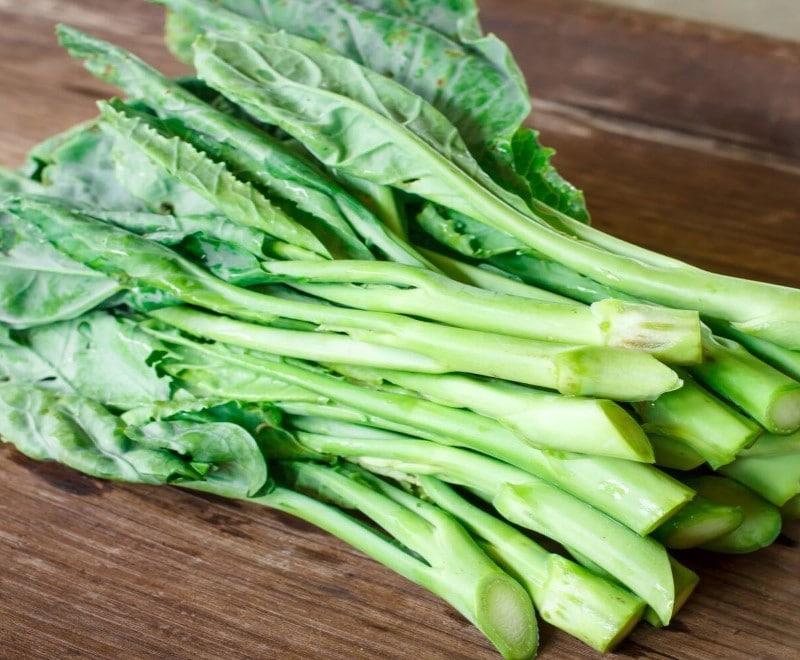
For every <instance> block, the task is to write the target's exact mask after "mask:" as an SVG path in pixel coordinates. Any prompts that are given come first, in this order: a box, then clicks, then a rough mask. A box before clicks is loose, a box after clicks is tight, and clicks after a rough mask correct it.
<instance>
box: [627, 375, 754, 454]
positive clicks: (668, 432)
mask: <svg viewBox="0 0 800 660" xmlns="http://www.w3.org/2000/svg"><path fill="white" fill-rule="evenodd" d="M681 376H682V378H683V387H681V389H679V390H675V391H674V392H667V393H666V394H662V395H661V396H660V397H658V399H656V400H655V401H652V402H648V403H641V404H637V405H636V411H637V412H638V414H639V416H640V417H641V418H642V421H643V428H644V430H645V431H646V432H647V433H648V435H651V436H653V435H657V436H659V438H660V441H659V444H660V446H661V447H662V449H663V448H666V447H665V445H666V444H667V443H668V442H669V439H675V441H676V443H677V444H678V445H682V446H686V447H688V448H689V449H691V450H692V451H693V452H694V453H696V454H698V455H700V456H701V457H702V458H703V459H704V460H705V461H706V462H708V464H709V465H710V466H711V467H712V468H714V469H716V468H718V467H720V466H721V465H725V464H726V463H730V462H731V461H732V460H733V459H734V458H736V456H737V454H739V452H740V451H742V449H744V448H745V447H747V446H749V445H750V444H752V443H753V441H754V440H755V439H756V437H758V435H759V434H761V433H762V432H763V429H762V428H761V427H760V426H759V425H758V424H756V423H755V422H754V421H752V420H751V419H748V418H747V417H745V416H743V415H742V414H740V413H738V412H736V411H735V410H733V409H732V408H730V407H729V406H727V405H725V404H724V403H723V402H721V401H719V400H718V399H717V398H715V397H714V396H712V395H711V394H710V393H709V392H707V391H706V390H705V389H703V388H702V387H701V386H700V385H698V384H697V383H696V382H695V381H694V379H693V378H692V377H691V376H689V375H688V374H681Z"/></svg>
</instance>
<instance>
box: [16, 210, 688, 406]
mask: <svg viewBox="0 0 800 660" xmlns="http://www.w3.org/2000/svg"><path fill="white" fill-rule="evenodd" d="M13 211H14V212H15V213H17V214H18V215H19V216H20V217H22V218H23V219H25V220H27V221H30V222H33V223H34V224H36V225H37V226H38V227H39V228H40V229H42V230H43V231H45V233H46V235H47V238H48V240H50V241H51V242H52V243H53V244H54V245H55V246H56V247H57V248H59V249H60V250H62V251H63V252H65V253H67V254H69V255H70V256H72V257H73V258H75V259H78V260H79V261H82V262H84V263H88V264H91V266H92V267H93V268H95V269H96V270H100V271H101V272H104V273H106V274H108V275H111V276H112V277H115V278H117V279H120V280H122V281H133V282H134V283H136V284H139V285H145V286H152V287H155V288H158V289H163V290H164V291H167V292H169V293H170V294H172V295H175V296H176V297H178V298H180V299H181V300H183V301H184V302H187V303H189V304H192V305H198V306H200V307H205V308H207V309H210V310H212V311H214V312H217V313H218V314H226V315H231V316H235V317H238V318H243V319H248V320H252V321H255V322H258V323H269V322H270V321H272V320H274V319H276V318H278V317H283V318H289V319H294V320H298V321H306V322H309V323H313V324H316V325H319V326H321V328H320V329H326V330H334V331H337V330H338V331H343V332H346V333H347V334H349V335H350V336H352V337H354V338H355V339H361V340H363V341H367V342H369V343H376V344H381V345H384V346H394V347H401V348H402V349H404V350H410V351H413V352H417V353H420V354H422V355H426V356H428V357H430V358H431V359H433V360H436V361H440V362H441V363H442V364H443V365H444V366H443V369H442V370H443V371H464V372H467V373H477V374H480V375H485V376H491V377H498V378H506V379H508V380H513V381H517V382H522V383H526V384H530V385H537V386H541V387H548V388H552V389H557V390H559V391H560V392H562V393H565V394H572V395H589V396H599V397H602V398H611V399H618V400H643V399H651V398H655V397H657V396H658V395H659V394H662V393H663V392H666V391H669V390H673V389H676V388H677V387H679V386H680V379H679V378H678V377H677V375H676V374H675V372H673V371H672V370H671V369H669V368H668V367H666V366H665V365H663V364H661V363H660V362H658V361H657V360H656V359H655V358H654V357H652V356H651V355H648V354H647V353H642V352H639V351H629V350H626V349H621V348H601V347H592V346H588V347H587V346H578V347H575V346H565V345H561V344H555V343H547V342H535V341H531V340H525V339H520V338H517V337H508V336H503V335H496V334H491V333H483V332H478V331H475V330H464V329H461V328H452V327H448V326H442V325H439V324H436V323H428V322H423V321H417V320H415V319H411V318H407V317H403V316H397V315H392V314H383V313H380V312H365V311H362V310H352V309H343V308H340V307H334V306H332V305H330V304H327V303H316V302H306V301H302V300H300V301H298V300H288V299H284V298H279V297H277V296H274V295H267V294H263V293H257V292H255V291H250V290H248V289H243V288H240V287H236V286H233V285H230V284H227V283H225V282H223V281H222V280H218V279H216V278H215V277H213V276H211V275H210V274H208V273H207V272H206V271H204V270H203V269H201V268H199V267H197V266H195V265H194V264H192V263H190V262H188V261H187V260H185V259H183V258H181V257H180V256H178V255H177V254H176V253H174V252H172V251H171V250H169V249H168V248H166V247H165V246H162V245H159V244H157V243H154V242H153V241H148V240H147V239H144V238H142V237H140V236H136V235H135V234H131V233H129V232H126V231H124V230H122V229H119V228H118V227H113V226H110V225H107V224H105V223H102V222H99V221H97V220H96V219H93V218H91V217H90V216H87V215H85V214H82V213H79V212H72V211H69V210H66V209H64V208H60V207H58V206H54V205H52V204H47V203H46V202H42V201H35V200H22V201H19V203H18V204H17V205H16V206H15V207H13ZM476 346H480V347H481V350H480V351H476V350H475V347H476ZM343 361H346V360H343Z"/></svg>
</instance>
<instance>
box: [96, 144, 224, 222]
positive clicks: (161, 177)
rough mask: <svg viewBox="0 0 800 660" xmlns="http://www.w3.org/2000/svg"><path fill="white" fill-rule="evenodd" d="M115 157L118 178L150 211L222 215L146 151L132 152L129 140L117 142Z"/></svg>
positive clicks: (112, 153) (113, 155) (113, 153)
mask: <svg viewBox="0 0 800 660" xmlns="http://www.w3.org/2000/svg"><path fill="white" fill-rule="evenodd" d="M111 158H112V161H113V163H114V174H115V176H116V177H117V179H118V180H119V181H122V182H123V184H124V185H125V187H126V188H127V189H128V191H129V192H130V193H131V195H133V196H134V197H135V198H136V199H138V200H139V201H140V202H141V203H142V204H143V205H144V206H145V207H146V208H147V209H148V210H149V211H152V212H154V213H163V214H170V215H201V214H211V213H219V211H217V208H216V207H215V206H214V205H213V204H212V203H211V202H209V201H208V200H206V199H204V198H203V197H201V196H200V195H199V194H197V193H196V192H195V191H194V190H192V189H191V188H189V187H188V186H186V185H184V184H182V183H181V182H180V181H179V180H178V179H177V178H176V177H174V176H170V175H169V174H167V172H166V170H165V169H164V168H162V167H158V166H157V165H156V164H155V163H154V162H153V161H152V160H151V159H150V158H149V157H148V156H147V154H145V153H144V152H143V151H140V150H138V149H130V148H129V147H128V144H127V142H126V141H119V142H117V141H115V142H114V147H113V149H112V152H111ZM111 210H117V209H113V208H112V209H111Z"/></svg>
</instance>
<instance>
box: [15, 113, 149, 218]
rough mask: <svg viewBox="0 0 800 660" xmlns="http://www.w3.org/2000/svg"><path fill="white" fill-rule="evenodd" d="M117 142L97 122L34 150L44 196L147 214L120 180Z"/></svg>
mask: <svg viewBox="0 0 800 660" xmlns="http://www.w3.org/2000/svg"><path fill="white" fill-rule="evenodd" d="M113 147H114V138H113V137H112V136H109V135H106V134H105V133H104V132H103V131H102V130H101V129H100V127H99V126H98V124H97V122H96V121H92V122H90V123H88V124H85V125H80V126H77V127H75V128H73V129H71V130H69V131H67V132H66V133H64V134H63V135H59V136H55V137H54V138H51V139H50V140H49V141H47V142H44V143H42V144H41V145H39V146H38V147H36V148H34V150H33V151H32V152H31V155H30V157H29V158H30V161H31V162H32V163H36V165H37V167H38V168H39V170H38V172H36V174H35V176H34V178H35V180H38V181H40V182H41V183H42V185H43V186H44V187H45V190H44V193H45V194H47V195H50V196H52V197H63V198H64V199H68V200H70V201H73V202H83V203H86V204H90V205H92V206H96V207H98V208H102V209H113V210H117V211H144V210H145V208H144V205H143V204H142V202H140V201H139V200H138V199H137V198H136V197H135V196H134V195H132V194H131V193H130V192H129V191H128V189H127V188H126V187H125V186H124V185H123V184H122V183H120V181H119V180H118V179H117V176H116V171H115V167H114V162H113V158H112V155H111V154H112V149H113Z"/></svg>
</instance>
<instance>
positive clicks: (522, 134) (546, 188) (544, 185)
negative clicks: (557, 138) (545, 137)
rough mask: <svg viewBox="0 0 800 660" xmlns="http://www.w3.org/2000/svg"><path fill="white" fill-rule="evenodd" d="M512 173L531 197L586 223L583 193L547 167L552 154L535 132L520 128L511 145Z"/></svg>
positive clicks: (586, 211)
mask: <svg viewBox="0 0 800 660" xmlns="http://www.w3.org/2000/svg"><path fill="white" fill-rule="evenodd" d="M511 146H512V150H513V154H514V169H515V170H516V172H517V173H518V174H520V175H521V176H523V177H524V178H525V180H526V181H527V182H528V185H529V186H530V189H531V194H532V195H533V197H535V198H536V199H538V200H539V201H540V202H544V203H545V204H547V205H548V206H551V207H552V208H554V209H556V210H558V211H561V212H562V213H566V214H567V215H568V216H570V217H572V218H575V219H576V220H581V221H582V222H589V211H588V210H587V208H586V202H585V201H584V198H583V193H582V192H581V191H580V190H578V189H577V188H575V187H574V186H573V185H572V184H571V183H569V181H567V180H566V179H564V178H563V177H562V176H561V175H560V174H559V173H558V171H557V170H556V168H555V167H553V165H552V164H551V162H550V161H551V160H552V158H553V156H554V155H555V153H556V152H555V150H554V149H551V148H550V147H545V146H543V145H542V144H541V142H539V132H538V131H536V130H534V129H532V128H521V129H520V130H519V131H517V133H516V134H515V135H514V139H513V140H512V142H511Z"/></svg>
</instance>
